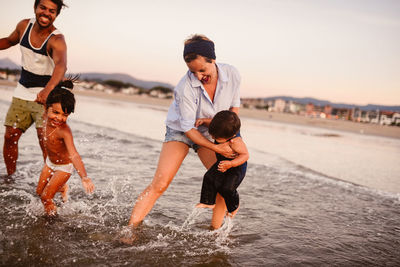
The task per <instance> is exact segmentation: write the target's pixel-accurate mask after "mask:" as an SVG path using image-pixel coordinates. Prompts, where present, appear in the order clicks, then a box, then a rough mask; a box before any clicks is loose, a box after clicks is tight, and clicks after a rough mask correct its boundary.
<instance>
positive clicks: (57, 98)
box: [46, 76, 79, 114]
mask: <svg viewBox="0 0 400 267" xmlns="http://www.w3.org/2000/svg"><path fill="white" fill-rule="evenodd" d="M78 77H79V76H75V77H68V78H67V79H66V80H64V81H61V82H60V83H59V84H58V85H57V86H56V87H55V88H54V89H53V90H52V91H51V92H50V94H49V96H48V97H47V100H46V109H48V108H49V107H50V106H51V105H52V104H55V103H60V104H61V108H62V110H63V111H64V112H65V113H66V114H71V113H72V112H74V110H75V96H74V94H73V93H72V89H73V88H74V82H75V81H76V80H77V79H78Z"/></svg>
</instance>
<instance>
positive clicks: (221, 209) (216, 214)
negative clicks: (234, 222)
mask: <svg viewBox="0 0 400 267" xmlns="http://www.w3.org/2000/svg"><path fill="white" fill-rule="evenodd" d="M225 214H226V205H225V200H224V198H223V197H222V196H221V195H220V194H217V197H216V199H215V208H214V209H213V215H212V218H211V227H212V228H213V229H218V228H220V227H221V225H222V223H223V222H224V217H225Z"/></svg>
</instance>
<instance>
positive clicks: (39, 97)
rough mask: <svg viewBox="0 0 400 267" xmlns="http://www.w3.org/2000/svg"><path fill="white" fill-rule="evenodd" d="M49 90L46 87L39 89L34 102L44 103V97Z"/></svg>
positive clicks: (45, 97)
mask: <svg viewBox="0 0 400 267" xmlns="http://www.w3.org/2000/svg"><path fill="white" fill-rule="evenodd" d="M49 93H50V92H49V90H47V89H43V90H41V91H40V92H39V93H38V94H37V95H36V100H35V102H37V103H39V104H43V105H44V104H45V103H46V99H47V96H48V95H49Z"/></svg>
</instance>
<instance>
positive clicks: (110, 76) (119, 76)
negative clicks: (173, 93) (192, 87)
mask: <svg viewBox="0 0 400 267" xmlns="http://www.w3.org/2000/svg"><path fill="white" fill-rule="evenodd" d="M1 68H2V69H10V70H19V69H21V66H19V65H17V64H15V63H14V62H13V61H11V60H10V59H8V58H2V59H0V69H1ZM80 79H82V80H84V79H88V80H96V81H106V80H116V81H121V82H124V83H131V84H133V85H135V86H138V87H141V88H144V89H151V88H153V87H155V86H162V87H167V88H170V89H173V88H174V86H173V85H171V84H169V83H163V82H157V81H145V80H140V79H137V78H134V77H132V76H130V75H128V74H123V73H100V72H86V73H80Z"/></svg>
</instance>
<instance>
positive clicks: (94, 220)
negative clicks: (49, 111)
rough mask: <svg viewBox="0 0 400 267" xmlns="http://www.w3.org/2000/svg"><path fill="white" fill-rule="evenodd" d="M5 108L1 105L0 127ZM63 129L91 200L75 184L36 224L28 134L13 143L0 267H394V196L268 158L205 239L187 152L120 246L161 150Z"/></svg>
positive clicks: (36, 163)
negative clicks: (89, 183) (90, 184)
mask: <svg viewBox="0 0 400 267" xmlns="http://www.w3.org/2000/svg"><path fill="white" fill-rule="evenodd" d="M7 107H8V103H4V102H1V101H0V114H2V115H1V117H0V122H1V124H3V122H4V116H3V114H5V112H6V109H7ZM69 120H70V126H71V128H72V130H73V133H74V138H75V144H76V146H77V149H78V151H79V152H80V154H81V156H82V158H83V161H84V162H85V165H86V168H87V171H88V174H89V176H90V177H91V178H92V179H93V181H94V183H95V186H96V191H95V193H94V194H93V195H89V196H88V195H86V194H85V193H84V191H83V189H82V186H81V184H80V181H79V177H78V175H77V174H76V173H74V174H73V175H72V177H71V178H70V180H69V182H68V183H69V185H70V192H69V201H68V202H67V203H65V204H63V203H62V202H61V198H60V197H59V196H56V200H57V203H58V204H59V206H60V207H59V216H58V218H56V219H55V220H53V221H49V220H48V219H46V218H45V217H44V216H43V207H42V204H41V203H40V200H39V198H38V197H37V196H36V195H35V187H36V183H37V180H38V176H39V173H40V170H41V168H42V161H41V155H40V149H39V146H38V145H37V140H36V136H35V132H34V130H33V129H30V130H29V131H28V132H27V133H26V134H24V135H23V137H22V139H21V141H20V160H19V164H18V171H17V173H16V175H14V177H13V178H12V179H7V178H6V177H5V176H2V177H1V180H0V203H1V207H2V209H1V210H0V220H1V222H2V223H1V226H0V265H2V266H10V265H18V266H26V265H29V266H31V265H34V266H39V265H40V266H42V265H75V264H76V265H85V266H88V265H89V266H98V265H107V266H121V265H128V266H193V265H209V266H287V265H311V266H321V265H340V266H365V265H389V266H396V265H400V255H399V252H398V251H399V250H400V200H399V197H398V195H394V194H389V193H388V194H385V193H382V192H380V191H374V190H371V189H367V188H364V187H360V186H356V185H352V184H350V183H346V182H342V181H338V180H335V179H332V178H329V177H326V176H324V175H323V174H319V173H316V172H314V171H312V170H309V169H307V168H304V167H302V166H299V165H296V164H293V163H291V162H289V161H287V160H285V159H283V158H281V157H278V156H275V155H272V154H267V153H264V154H263V159H265V164H255V163H249V167H248V173H247V176H246V178H245V180H244V181H243V183H242V184H241V186H240V187H239V193H240V197H241V209H240V211H239V212H238V214H237V216H236V217H235V219H234V220H233V221H226V222H225V224H224V226H223V227H222V228H221V229H220V230H217V231H209V230H208V225H209V220H210V216H211V212H210V211H208V210H204V211H202V212H197V211H196V210H194V209H193V207H194V205H195V204H196V203H197V201H198V199H199V194H200V189H201V181H202V175H203V174H204V168H203V166H202V165H201V163H200V161H199V160H198V158H197V157H196V155H195V154H194V153H193V152H190V154H189V155H188V157H187V158H186V159H185V161H184V163H183V165H182V167H181V169H180V170H179V172H178V174H177V176H176V177H175V179H174V181H173V182H172V184H171V185H170V187H169V188H168V190H167V191H166V192H165V194H164V195H163V196H162V197H161V198H160V199H159V201H158V202H157V203H156V205H155V206H154V208H153V210H152V211H151V213H150V214H149V216H148V217H147V218H146V220H145V221H144V224H143V225H142V226H141V227H140V229H139V230H138V233H137V234H138V236H139V239H138V240H137V242H136V243H135V244H134V245H125V244H122V243H121V242H119V238H120V237H122V236H123V233H124V231H125V226H126V225H127V223H128V220H129V216H130V212H131V209H132V207H133V203H134V201H135V200H136V198H137V196H138V195H139V193H140V192H141V191H142V190H143V189H144V188H145V186H146V185H147V184H148V183H149V182H150V181H151V178H152V176H153V174H154V168H155V166H156V163H157V159H158V154H159V151H160V148H161V142H159V141H155V140H152V139H146V138H143V137H139V136H137V135H133V134H129V133H124V132H120V131H117V130H114V129H111V128H106V127H99V126H97V125H91V124H88V123H83V122H79V121H76V120H74V119H73V115H72V117H71V118H70V119H69ZM3 133H4V129H1V130H0V134H1V135H3ZM260 153H261V152H260ZM0 173H1V174H4V173H5V167H4V163H3V161H2V160H1V161H0Z"/></svg>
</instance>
